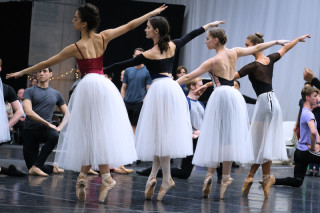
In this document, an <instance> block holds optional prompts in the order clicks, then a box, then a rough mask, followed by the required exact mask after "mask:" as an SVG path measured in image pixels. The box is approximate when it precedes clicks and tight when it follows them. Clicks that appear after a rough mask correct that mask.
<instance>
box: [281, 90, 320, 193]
mask: <svg viewBox="0 0 320 213" xmlns="http://www.w3.org/2000/svg"><path fill="white" fill-rule="evenodd" d="M318 93H319V90H318V89H316V88H314V87H304V88H303V89H302V91H301V96H302V99H303V101H304V104H303V108H302V111H301V117H300V139H299V143H298V146H297V149H296V151H295V152H294V161H295V167H294V177H293V178H292V177H287V178H276V182H275V185H285V186H291V187H300V186H301V185H302V183H303V180H304V177H305V176H306V171H307V167H308V165H309V164H310V163H314V164H320V153H319V150H320V143H319V133H318V131H317V122H316V120H315V117H314V114H313V113H312V111H311V109H312V107H313V106H315V105H316V104H317V101H318V99H317V96H318Z"/></svg>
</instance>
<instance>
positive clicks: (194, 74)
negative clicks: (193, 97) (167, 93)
mask: <svg viewBox="0 0 320 213" xmlns="http://www.w3.org/2000/svg"><path fill="white" fill-rule="evenodd" d="M212 60H215V59H214V58H213V59H212V58H210V59H208V60H206V61H205V62H203V63H202V64H201V65H200V67H198V68H197V69H195V70H194V71H193V72H190V73H189V74H187V75H184V76H182V77H181V78H179V79H178V80H177V82H178V84H180V85H182V84H185V83H187V82H189V81H191V80H192V79H194V78H196V77H199V76H201V75H202V74H204V73H206V72H208V70H211V69H212V63H214V62H212Z"/></svg>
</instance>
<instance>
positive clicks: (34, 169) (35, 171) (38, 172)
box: [29, 166, 49, 177]
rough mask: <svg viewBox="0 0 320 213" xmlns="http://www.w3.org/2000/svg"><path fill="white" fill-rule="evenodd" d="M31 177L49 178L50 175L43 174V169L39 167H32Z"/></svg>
mask: <svg viewBox="0 0 320 213" xmlns="http://www.w3.org/2000/svg"><path fill="white" fill-rule="evenodd" d="M29 175H37V176H42V177H48V176H49V175H48V174H47V173H45V172H43V171H42V170H41V169H39V168H38V167H35V166H32V167H31V168H30V169H29Z"/></svg>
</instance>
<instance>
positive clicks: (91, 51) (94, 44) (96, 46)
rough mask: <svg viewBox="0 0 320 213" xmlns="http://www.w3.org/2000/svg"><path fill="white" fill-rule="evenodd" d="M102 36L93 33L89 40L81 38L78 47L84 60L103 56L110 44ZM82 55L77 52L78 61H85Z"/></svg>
mask: <svg viewBox="0 0 320 213" xmlns="http://www.w3.org/2000/svg"><path fill="white" fill-rule="evenodd" d="M103 39H104V40H106V38H103V37H102V36H101V34H97V33H92V34H90V37H88V38H81V39H80V40H79V41H78V42H77V43H76V44H77V45H78V47H79V49H80V51H81V53H82V55H83V58H84V59H92V58H98V57H100V56H101V55H103V53H104V51H105V49H106V47H107V45H108V43H107V42H106V41H104V40H103ZM74 46H75V45H74ZM75 48H76V47H75ZM81 53H80V52H79V51H78V50H77V51H76V53H75V58H76V59H83V58H82V56H81Z"/></svg>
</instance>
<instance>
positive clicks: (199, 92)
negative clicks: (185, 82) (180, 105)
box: [194, 84, 208, 96]
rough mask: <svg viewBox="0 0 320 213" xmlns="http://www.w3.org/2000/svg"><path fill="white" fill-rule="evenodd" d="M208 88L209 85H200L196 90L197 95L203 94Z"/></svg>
mask: <svg viewBox="0 0 320 213" xmlns="http://www.w3.org/2000/svg"><path fill="white" fill-rule="evenodd" d="M207 88H208V86H207V85H206V84H204V85H202V86H201V87H199V88H198V89H196V90H195V91H194V94H195V95H197V96H201V95H202V94H203V93H204V92H205V91H206V90H207Z"/></svg>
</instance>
